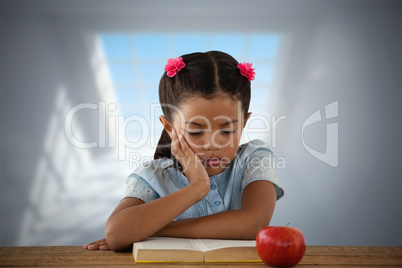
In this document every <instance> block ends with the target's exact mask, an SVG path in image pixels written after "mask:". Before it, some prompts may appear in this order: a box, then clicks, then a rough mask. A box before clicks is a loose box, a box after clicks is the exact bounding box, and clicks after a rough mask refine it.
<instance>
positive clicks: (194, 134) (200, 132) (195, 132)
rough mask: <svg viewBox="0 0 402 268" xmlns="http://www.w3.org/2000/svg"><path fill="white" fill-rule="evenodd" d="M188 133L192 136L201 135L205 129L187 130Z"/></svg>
mask: <svg viewBox="0 0 402 268" xmlns="http://www.w3.org/2000/svg"><path fill="white" fill-rule="evenodd" d="M187 133H188V135H190V136H197V135H201V134H202V133H204V131H193V132H191V131H187Z"/></svg>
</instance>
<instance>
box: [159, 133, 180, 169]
mask: <svg viewBox="0 0 402 268" xmlns="http://www.w3.org/2000/svg"><path fill="white" fill-rule="evenodd" d="M171 143H172V139H171V138H170V136H169V134H168V133H167V131H166V130H165V129H163V130H162V134H161V137H160V138H159V141H158V145H157V146H156V150H155V154H154V159H155V160H156V159H160V158H170V159H172V160H173V165H172V166H171V167H175V168H177V169H179V170H180V171H182V170H183V167H182V166H181V164H180V162H179V161H178V160H177V159H176V158H175V157H174V156H173V154H172V151H171Z"/></svg>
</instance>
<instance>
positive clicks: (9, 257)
mask: <svg viewBox="0 0 402 268" xmlns="http://www.w3.org/2000/svg"><path fill="white" fill-rule="evenodd" d="M130 265H133V266H136V267H145V266H147V267H153V266H169V267H174V266H180V267H189V266H198V267H212V266H239V267H252V266H260V267H268V266H266V265H265V264H264V263H218V264H206V263H199V264H198V263H197V264H186V263H182V264H180V263H179V264H135V262H134V259H133V255H132V254H131V252H125V253H115V252H112V251H89V250H86V249H83V248H82V247H3V248H0V267H2V266H8V267H10V266H12V267H18V266H24V267H26V266H47V267H51V266H67V267H68V266H71V267H84V266H85V267H99V266H101V267H122V266H130ZM312 266H314V267H324V266H325V267H355V266H366V267H367V266H370V267H384V266H398V267H402V247H322V246H308V247H307V250H306V253H305V255H304V257H303V259H302V261H301V262H300V264H299V265H298V267H312Z"/></svg>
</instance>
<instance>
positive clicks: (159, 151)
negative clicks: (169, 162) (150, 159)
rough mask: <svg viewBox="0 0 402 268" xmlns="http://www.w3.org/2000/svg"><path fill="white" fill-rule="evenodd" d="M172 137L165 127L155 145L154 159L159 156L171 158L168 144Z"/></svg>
mask: <svg viewBox="0 0 402 268" xmlns="http://www.w3.org/2000/svg"><path fill="white" fill-rule="evenodd" d="M171 143H172V139H171V138H170V136H169V134H168V133H167V131H166V130H165V129H163V131H162V134H161V137H160V138H159V141H158V145H157V146H156V150H155V154H154V159H160V158H172V157H173V156H172V152H171V151H170V144H171Z"/></svg>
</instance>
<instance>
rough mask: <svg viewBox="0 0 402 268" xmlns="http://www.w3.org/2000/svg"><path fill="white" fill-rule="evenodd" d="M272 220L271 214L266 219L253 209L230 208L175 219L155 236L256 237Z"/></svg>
mask: <svg viewBox="0 0 402 268" xmlns="http://www.w3.org/2000/svg"><path fill="white" fill-rule="evenodd" d="M270 220H271V217H270V216H268V217H266V218H265V219H264V218H263V217H259V216H256V215H255V213H253V212H252V211H247V210H241V209H239V210H230V211H225V212H221V213H217V214H213V215H209V216H205V217H200V218H193V219H186V220H177V221H173V222H171V223H169V224H168V225H166V226H165V227H163V228H162V229H161V230H160V231H158V232H157V233H156V234H155V236H172V237H188V238H211V239H255V237H256V235H257V232H258V231H259V230H260V229H261V228H263V227H264V226H266V225H268V224H269V222H270Z"/></svg>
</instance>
